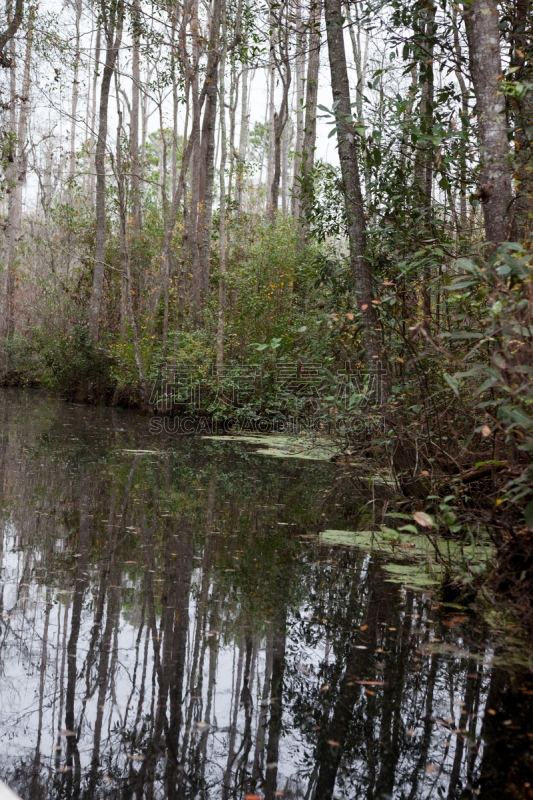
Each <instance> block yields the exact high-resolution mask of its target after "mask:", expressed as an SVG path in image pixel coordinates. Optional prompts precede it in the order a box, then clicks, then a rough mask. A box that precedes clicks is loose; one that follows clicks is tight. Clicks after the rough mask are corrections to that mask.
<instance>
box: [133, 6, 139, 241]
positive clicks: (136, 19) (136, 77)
mask: <svg viewBox="0 0 533 800" xmlns="http://www.w3.org/2000/svg"><path fill="white" fill-rule="evenodd" d="M133 12H134V13H133V19H132V25H133V54H132V65H131V116H130V160H131V216H132V221H133V229H134V230H135V231H136V232H139V231H140V230H141V195H140V183H139V97H140V86H141V69H140V53H139V45H140V32H139V26H140V2H139V0H135V4H134V7H133Z"/></svg>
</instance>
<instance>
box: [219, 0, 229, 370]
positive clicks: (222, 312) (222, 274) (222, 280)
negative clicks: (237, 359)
mask: <svg viewBox="0 0 533 800" xmlns="http://www.w3.org/2000/svg"><path fill="white" fill-rule="evenodd" d="M221 28H222V33H221V38H222V53H221V55H220V70H219V72H220V77H219V81H218V85H219V93H220V223H219V257H218V258H219V279H218V319H217V352H216V360H217V375H218V380H219V381H220V380H222V370H223V367H224V326H225V318H226V181H225V177H224V172H225V169H226V106H225V103H224V93H225V87H226V81H225V75H224V73H225V70H226V51H227V46H228V42H227V25H226V0H222V8H221Z"/></svg>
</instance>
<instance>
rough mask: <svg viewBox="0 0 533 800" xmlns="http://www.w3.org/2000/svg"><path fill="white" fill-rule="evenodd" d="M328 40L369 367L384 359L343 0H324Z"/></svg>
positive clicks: (355, 281) (353, 268)
mask: <svg viewBox="0 0 533 800" xmlns="http://www.w3.org/2000/svg"><path fill="white" fill-rule="evenodd" d="M324 9H325V14H326V30H327V37H328V51H329V64H330V72H331V88H332V92H333V100H334V108H335V122H336V126H337V147H338V150H339V159H340V163H341V174H342V182H343V193H344V198H345V204H346V216H347V218H348V239H349V243H350V266H351V271H352V280H353V288H354V292H355V295H356V298H357V304H358V305H359V307H360V309H361V312H362V318H363V325H364V332H363V341H364V345H365V348H366V352H367V359H368V361H369V364H372V363H373V362H372V359H377V358H379V356H380V347H379V339H378V337H377V336H376V331H375V329H376V327H377V321H378V320H377V314H376V310H375V306H374V305H373V302H372V301H373V294H372V275H371V273H370V265H369V263H368V261H367V258H366V228H365V218H364V209H363V198H362V194H361V184H360V180H359V165H358V161H357V150H358V147H357V133H356V131H355V129H354V126H353V125H352V123H351V118H352V116H351V105H350V84H349V80H348V70H347V66H346V52H345V49H344V38H343V27H342V25H343V17H342V10H341V2H340V0H324Z"/></svg>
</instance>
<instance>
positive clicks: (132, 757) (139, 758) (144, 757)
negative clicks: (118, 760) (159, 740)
mask: <svg viewBox="0 0 533 800" xmlns="http://www.w3.org/2000/svg"><path fill="white" fill-rule="evenodd" d="M128 758H131V760H132V761H146V756H138V755H133V756H132V755H128Z"/></svg>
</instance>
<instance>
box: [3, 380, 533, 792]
mask: <svg viewBox="0 0 533 800" xmlns="http://www.w3.org/2000/svg"><path fill="white" fill-rule="evenodd" d="M256 449H257V446H256V445H253V444H247V443H243V442H231V441H226V440H221V441H217V440H213V439H201V438H199V437H193V436H190V437H170V438H167V439H164V438H163V437H162V436H157V435H150V433H149V420H147V419H145V418H142V417H139V416H136V415H134V414H131V413H129V412H125V411H118V410H111V409H96V408H87V407H81V406H74V405H69V404H65V403H63V402H61V401H59V400H51V399H48V398H44V397H40V396H39V395H38V394H34V393H25V392H18V391H13V390H0V532H1V534H2V535H1V537H0V543H1V547H2V551H1V554H0V558H1V568H2V571H1V593H0V604H1V605H0V627H1V632H0V779H2V780H3V781H4V782H5V783H7V784H8V785H9V786H10V787H11V788H12V789H14V790H15V791H16V792H18V794H19V795H20V796H21V797H22V798H24V799H25V800H26V798H27V799H28V800H30V799H31V800H38V799H39V800H40V799H41V798H42V800H59V798H84V800H93V798H98V799H100V798H116V799H117V800H119V798H120V800H122V798H124V799H125V798H131V799H132V800H134V799H136V800H141V798H146V799H147V800H148V799H150V800H159V799H161V800H167V798H168V799H169V800H170V799H173V798H191V800H192V798H202V799H203V800H224V799H225V798H228V800H229V798H235V800H241V798H242V800H244V798H255V797H257V798H268V800H273V798H275V797H282V798H306V799H308V800H331V798H339V799H340V798H343V800H348V799H349V800H352V799H354V798H372V799H373V798H376V800H377V799H378V798H395V799H396V798H397V799H398V800H400V799H401V798H405V799H406V800H407V798H440V797H443V798H450V799H451V798H457V799H458V798H472V800H473V799H474V798H476V797H481V798H494V799H496V798H498V799H500V798H505V797H509V798H528V797H533V685H532V682H531V680H530V676H529V675H528V674H527V670H526V669H525V668H523V669H522V672H520V671H517V670H516V669H514V670H508V669H506V664H505V655H504V656H502V655H501V651H500V649H499V645H498V644H497V640H496V639H495V638H494V635H493V634H491V633H490V631H489V630H488V629H487V628H486V627H485V626H484V624H483V622H482V621H481V620H480V619H478V618H476V617H475V616H473V615H472V614H471V613H469V612H468V610H465V609H461V608H457V607H453V606H446V605H443V604H441V603H440V602H439V599H438V595H437V593H436V591H435V588H434V587H432V586H427V587H419V588H417V589H416V588H413V587H412V586H411V587H409V586H402V584H401V583H399V582H391V581H393V580H394V575H393V574H392V577H391V571H390V570H389V571H387V570H386V568H385V567H386V565H384V563H383V562H382V559H381V557H378V556H377V555H376V554H375V553H372V552H371V551H370V550H369V549H368V548H364V547H361V548H360V547H355V546H353V545H352V546H349V542H348V544H343V543H342V537H341V543H340V544H339V543H337V542H336V540H335V538H334V537H333V539H332V538H331V534H326V535H325V532H326V531H345V530H348V531H349V530H352V531H357V530H358V529H359V528H360V527H361V521H360V518H359V517H358V508H359V509H360V508H364V507H365V506H367V504H368V500H369V497H371V492H370V491H369V496H368V497H366V498H365V497H361V498H360V499H358V498H357V497H356V498H355V499H354V498H352V501H351V503H349V504H348V505H346V500H345V499H343V498H342V496H341V495H339V496H338V497H337V496H336V495H335V486H336V485H337V482H338V475H339V467H338V466H337V465H335V464H329V463H326V462H323V461H312V460H309V459H308V460H303V459H302V460H300V459H297V458H287V459H284V458H280V457H277V458H270V457H269V456H268V454H264V453H257V452H256ZM320 534H322V537H321V536H320ZM328 536H329V539H328ZM393 572H394V570H393V571H392V573H393ZM396 580H401V577H400V578H397V579H396ZM502 661H503V662H504V663H502Z"/></svg>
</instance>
